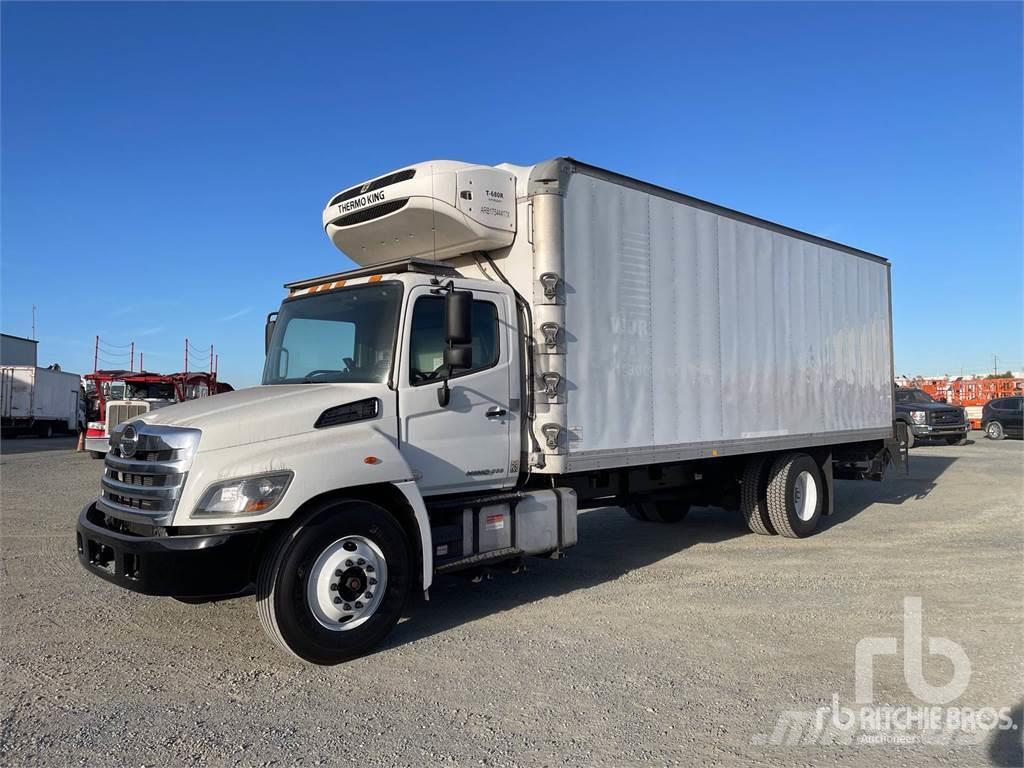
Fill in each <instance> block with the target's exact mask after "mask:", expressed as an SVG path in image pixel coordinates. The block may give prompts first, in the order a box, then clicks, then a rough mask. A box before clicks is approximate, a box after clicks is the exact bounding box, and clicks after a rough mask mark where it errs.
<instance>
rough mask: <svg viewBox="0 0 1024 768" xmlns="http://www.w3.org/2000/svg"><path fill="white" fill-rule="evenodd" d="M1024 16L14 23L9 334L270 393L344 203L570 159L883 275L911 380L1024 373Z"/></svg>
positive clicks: (150, 17) (733, 14) (335, 13)
mask: <svg viewBox="0 0 1024 768" xmlns="http://www.w3.org/2000/svg"><path fill="white" fill-rule="evenodd" d="M1021 9H1022V6H1021V5H1020V4H1017V3H999V4H985V3H966V4H957V3H923V2H922V3H908V4H900V3H862V4H845V3H843V4H840V3H828V2H821V3H813V4H802V3H757V4H740V3H727V4H710V5H707V4H698V3H672V4H656V5H637V4H621V5H620V4H610V3H609V4H599V5H589V4H582V3H579V4H568V5H549V4H509V5H504V4H492V3H489V4H453V5H436V4H426V3H422V4H413V5H404V4H380V5H356V4H342V3H329V4H297V3H258V4H245V3H229V4H223V5H222V4H214V3H201V4H167V5H164V4H157V3H115V4H109V5H107V4H89V3H73V4H68V5H64V4H58V3H38V4H29V3H20V2H19V3H4V4H3V6H2V22H3V28H2V43H3V47H2V87H3V92H2V126H0V127H2V137H0V139H2V235H0V237H2V240H0V245H2V328H3V330H4V331H5V332H7V333H14V334H18V335H28V334H29V332H30V330H31V305H32V304H33V303H34V304H36V305H37V306H38V312H39V319H38V337H39V339H40V362H41V363H42V364H47V363H49V362H51V361H59V362H60V363H61V364H62V365H63V366H64V367H65V369H66V370H74V371H80V372H86V371H88V370H91V368H92V349H93V337H94V335H96V334H100V335H101V336H102V338H103V340H104V342H105V343H106V344H107V345H108V353H107V354H106V357H107V359H108V362H111V363H114V362H117V361H118V360H119V359H120V358H119V357H118V355H119V353H120V352H121V349H120V348H118V347H116V346H115V345H123V344H127V343H128V342H129V341H132V340H134V341H135V342H136V347H137V349H138V350H140V351H142V352H144V353H145V355H146V367H147V368H152V369H160V370H165V371H169V370H178V369H180V368H181V364H182V345H183V339H184V338H185V337H186V336H188V337H189V338H190V340H191V341H192V343H193V344H194V345H195V346H196V347H197V348H208V346H209V344H211V343H214V344H216V346H217V350H218V353H219V355H220V368H221V378H222V379H224V380H227V381H229V382H231V383H233V384H235V385H236V386H244V385H250V384H253V383H256V382H257V381H258V378H259V375H260V370H261V367H262V356H263V321H264V316H265V315H266V313H267V312H268V311H271V310H273V309H274V308H276V306H277V304H278V303H279V302H280V299H281V297H282V295H283V291H282V289H281V285H282V283H284V282H285V281H287V280H291V279H297V278H301V277H307V276H312V275H317V274H322V273H325V272H331V271H336V270H339V269H344V268H345V267H347V266H348V265H349V264H350V262H348V260H347V259H346V258H345V257H344V256H342V255H341V254H340V253H339V252H338V251H336V250H335V249H334V248H333V246H332V245H331V244H330V242H329V241H328V240H327V238H326V236H325V235H324V233H323V230H322V229H321V222H320V212H321V210H322V207H323V204H324V203H325V201H326V200H327V199H328V198H329V197H330V195H331V194H333V193H334V192H336V191H338V190H339V189H341V188H343V187H345V186H347V185H350V184H352V183H354V182H356V181H359V180H361V179H363V178H367V177H370V176H374V175H378V174H380V173H383V172H385V171H388V170H391V169H393V168H397V167H399V166H401V165H403V164H406V163H410V162H416V161H420V160H425V159H434V158H450V159H459V160H469V161H473V162H480V163H489V164H490V163H499V162H513V163H522V164H529V163H533V162H537V161H539V160H542V159H546V158H549V157H553V156H556V155H561V154H568V155H572V156H575V157H578V158H580V159H581V160H585V161H587V162H590V163H594V164H596V165H601V166H604V167H607V168H611V169H613V170H616V171H620V172H623V173H626V174H629V175H631V176H636V177H640V178H643V179H645V180H649V181H652V182H655V183H658V184H661V185H664V186H667V187H672V188H675V189H678V190H680V191H683V192H687V193H689V194H693V195H696V196H698V197H703V198H706V199H709V200H713V201H715V202H718V203H721V204H724V205H728V206H731V207H734V208H738V209H740V210H743V211H746V212H749V213H752V214H755V215H759V216H763V217H765V218H769V219H773V220H776V221H779V222H782V223H785V224H789V225H791V226H794V227H797V228H800V229H804V230H807V231H810V232H814V233H817V234H820V235H823V236H825V237H829V238H832V239H836V240H839V241H841V242H845V243H849V244H851V245H855V246H859V247H862V248H865V249H867V250H870V251H873V252H876V253H880V254H882V255H884V256H886V257H888V258H889V259H891V261H892V262H893V290H894V317H895V337H896V367H897V371H898V372H901V373H938V372H951V373H959V372H960V368H961V366H964V367H966V369H967V370H971V369H977V370H982V371H983V370H986V369H987V370H991V366H992V356H993V354H996V355H998V356H999V358H1000V368H1005V367H1007V366H1013V367H1014V368H1024V343H1022V326H1024V321H1022V305H1024V295H1022V291H1024V274H1022V247H1024V245H1022V224H1021V218H1022V204H1024V202H1022V192H1021V190H1022V162H1024V158H1022V146H1021V143H1022V139H1021V136H1022V119H1021V115H1022V103H1021V95H1022V75H1021V73H1022V47H1021V29H1022V12H1021ZM204 354H205V353H201V352H200V353H196V358H197V359H200V360H204V359H205V358H204Z"/></svg>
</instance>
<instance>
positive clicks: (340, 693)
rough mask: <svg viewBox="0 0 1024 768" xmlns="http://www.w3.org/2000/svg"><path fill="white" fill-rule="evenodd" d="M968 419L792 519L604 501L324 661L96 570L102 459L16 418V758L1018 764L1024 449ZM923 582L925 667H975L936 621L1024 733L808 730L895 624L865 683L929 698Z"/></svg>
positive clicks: (5, 688)
mask: <svg viewBox="0 0 1024 768" xmlns="http://www.w3.org/2000/svg"><path fill="white" fill-rule="evenodd" d="M973 438H974V439H973V442H972V443H970V444H968V445H963V446H952V447H950V446H945V445H943V446H931V445H923V446H920V447H918V448H915V449H914V450H913V451H912V460H911V462H912V463H911V471H910V474H909V476H893V477H890V478H889V479H887V480H886V481H885V482H882V483H870V482H863V483H853V482H839V483H838V484H837V492H836V504H837V509H836V512H835V514H834V515H833V516H832V517H831V518H829V519H828V520H827V522H826V525H825V526H824V528H823V529H822V530H821V531H820V532H819V533H818V534H817V535H815V536H813V537H812V538H810V539H806V540H801V541H795V540H788V539H782V538H779V537H771V538H767V537H761V536H756V535H753V534H750V533H748V532H747V531H746V530H745V528H744V527H743V524H742V521H741V519H740V517H739V515H738V514H734V513H728V512H721V511H718V510H710V509H699V510H694V511H693V512H692V513H691V515H690V517H689V518H688V519H687V520H686V521H684V522H683V523H681V524H679V525H672V526H659V525H654V524H645V523H640V522H637V521H635V520H633V519H631V518H630V517H628V516H627V515H626V514H625V513H623V512H622V511H621V510H619V509H613V508H609V509H601V510H594V511H591V512H586V513H584V514H583V515H582V517H581V518H580V532H579V533H580V544H579V546H577V547H576V548H575V549H573V550H571V551H570V552H569V555H568V557H566V558H565V559H563V560H561V561H551V560H531V561H530V564H529V570H527V571H526V572H525V573H521V574H518V575H513V574H510V573H502V574H499V575H496V576H495V577H494V579H493V580H491V581H485V582H483V583H480V584H473V583H470V582H468V581H465V580H462V579H459V578H456V577H447V578H445V579H442V580H441V581H440V583H438V584H437V585H436V586H435V588H434V589H433V590H432V592H431V600H430V602H429V603H424V602H422V601H421V600H418V599H417V600H414V601H413V603H412V607H411V608H410V610H409V611H408V617H407V618H406V619H404V620H403V622H402V623H401V624H400V625H399V626H398V628H397V629H396V630H395V632H394V633H393V634H392V635H391V637H390V638H389V641H388V642H387V644H386V646H385V647H384V648H383V649H382V650H381V651H380V652H378V653H376V654H374V655H372V656H369V657H366V658H362V659H359V660H357V661H354V662H351V663H349V664H346V665H343V666H338V667H333V668H319V667H311V666H305V665H302V664H300V663H298V662H294V661H292V660H290V659H288V658H286V657H285V656H284V655H283V654H281V653H279V652H278V651H277V650H275V649H274V647H273V646H271V644H270V643H269V642H268V641H267V640H266V639H265V638H264V637H263V635H262V633H261V631H260V629H259V627H258V624H257V621H256V617H255V606H254V603H253V600H252V598H242V599H236V600H230V601H226V602H220V603H214V604H207V605H198V606H190V605H184V604H181V603H178V602H175V601H174V600H171V599H166V598H151V597H144V596H141V595H136V594H133V593H129V592H125V591H122V590H120V589H118V588H116V587H114V586H112V585H110V584H107V583H106V582H104V581H102V580H100V579H98V578H96V577H94V576H92V575H90V574H88V573H86V572H85V571H84V570H83V569H82V568H81V566H80V565H79V564H78V561H77V558H76V555H75V550H74V521H75V518H76V516H77V514H78V511H79V509H80V508H81V507H82V505H83V504H85V503H86V502H87V501H89V500H90V498H92V497H93V496H94V495H95V493H96V491H97V489H98V485H99V474H100V469H101V465H100V463H99V462H97V461H92V460H90V458H89V457H88V455H87V454H76V453H74V452H73V450H72V448H73V446H72V445H71V443H70V442H69V441H67V440H50V441H42V440H17V441H7V442H5V443H4V444H3V446H2V454H3V455H2V467H0V471H2V479H0V482H2V500H0V501H2V529H0V543H2V579H3V587H2V589H3V595H2V606H0V608H2V611H0V621H2V672H3V680H2V690H0V717H2V724H0V764H2V765H3V766H22V765H47V766H51V765H52V766H67V765H89V766H108V765H110V766H112V765H118V766H120V765H127V766H155V765H182V764H192V765H194V764H201V765H211V766H221V765H281V766H284V765H358V766H377V765H379V766H406V765H407V766H429V765H488V766H504V765H556V764H558V765H561V764H569V765H581V766H593V765H608V766H622V765H631V764H640V763H645V764H653V765H669V764H679V765H688V766H689V765H705V764H756V765H779V766H793V765H863V766H872V767H874V766H879V765H908V766H909V765H930V766H935V765H938V766H941V765H989V764H995V765H1019V764H1020V763H1021V751H1020V750H1021V747H1020V739H1021V702H1022V697H1024V683H1022V680H1024V670H1022V666H1021V657H1022V651H1024V642H1022V640H1024V638H1022V629H1024V610H1022V609H1024V604H1022V603H1024V599H1022V594H1024V565H1022V564H1024V558H1022V555H1024V510H1022V498H1024V488H1022V462H1024V445H1022V443H1021V442H1020V441H1003V442H999V443H995V442H991V441H988V440H985V439H983V438H981V437H979V433H974V436H973ZM915 596H916V597H920V598H921V601H922V603H921V604H922V609H923V634H924V638H925V639H924V650H923V652H922V654H921V655H920V656H918V658H922V657H923V661H922V666H923V674H924V679H925V681H926V682H927V683H928V684H931V685H933V686H943V685H946V683H947V682H950V681H951V678H952V680H953V682H955V681H956V680H957V679H958V678H957V677H956V673H958V672H963V670H962V669H957V668H956V667H955V665H954V664H953V663H952V662H951V661H950V660H947V659H946V658H943V657H942V656H940V655H930V654H929V653H928V647H929V643H928V638H930V637H940V638H948V639H949V640H950V641H952V642H953V643H955V644H957V646H958V647H960V648H962V649H963V653H964V654H965V656H966V658H967V659H968V660H969V664H970V670H969V677H968V682H967V686H966V689H964V690H963V692H962V693H959V695H958V696H957V697H956V698H955V699H954V700H953V701H951V702H949V703H945V702H944V703H943V704H942V706H941V710H942V711H941V712H940V715H941V716H943V717H945V716H947V715H948V712H949V711H950V709H955V710H956V712H957V713H959V714H960V715H962V714H963V712H964V708H971V709H972V710H977V709H979V708H984V707H993V708H996V709H999V708H1002V707H1008V708H1012V710H1013V713H1012V716H1013V717H1014V718H1015V721H1016V726H1017V728H1016V729H1009V730H998V729H994V730H991V731H987V732H984V733H982V734H981V735H980V737H979V738H976V739H974V741H975V742H976V743H973V744H963V743H959V742H962V741H963V740H964V739H963V738H958V744H955V745H948V744H947V745H943V746H936V745H932V744H923V743H920V739H918V742H917V743H909V744H902V745H898V744H892V743H888V744H869V743H865V742H864V740H862V739H859V738H858V736H856V735H855V736H854V737H853V738H852V740H851V739H850V738H846V739H845V741H846V742H851V743H844V739H843V738H831V739H829V738H824V737H822V736H821V735H820V734H819V733H818V732H816V731H815V732H812V731H803V732H801V730H800V727H802V726H800V727H797V726H792V723H793V722H794V721H793V720H792V718H793V717H794V715H792V714H786V713H797V715H800V713H813V712H814V711H815V710H816V708H818V707H831V706H832V704H833V695H836V696H838V699H837V702H838V706H849V707H853V706H854V702H855V669H854V655H855V648H856V646H857V643H858V641H861V640H864V639H866V638H873V637H877V638H886V637H892V638H895V639H896V642H897V643H898V645H899V653H898V654H896V655H883V656H878V657H876V658H875V662H874V672H873V684H874V689H873V700H872V701H873V704H872V705H871V706H875V707H878V706H879V705H883V704H887V705H892V706H911V707H924V706H928V705H929V702H928V701H927V700H926V699H922V698H921V696H920V695H919V694H920V693H921V691H922V688H921V686H920V684H919V683H918V684H917V685H916V686H913V685H912V684H911V682H908V678H910V679H913V675H912V674H910V672H909V671H908V670H909V667H908V666H907V664H906V663H905V662H904V658H903V651H904V645H905V638H904V627H905V625H904V616H903V603H904V598H905V597H915ZM882 642H883V643H884V642H885V641H882ZM911 646H913V642H911ZM939 647H940V648H948V644H947V645H942V644H941V643H940V644H939ZM911 651H913V648H911ZM954 655H955V654H954ZM961 678H962V675H961ZM780 717H781V718H782V720H781V721H780ZM841 717H842V713H841V716H840V719H841ZM787 718H789V719H787ZM826 719H828V718H826ZM780 723H781V725H780ZM787 723H789V725H787ZM829 733H832V734H833V736H834V735H835V734H836V733H837V731H835V730H834V729H833V730H832V731H829ZM794 734H795V735H794ZM857 734H861V732H859V731H858V732H857ZM901 734H902V735H909V736H911V737H913V736H914V735H915V734H920V731H914V730H913V729H910V730H906V729H905V730H904V731H899V732H895V735H896V736H900V735H901ZM840 735H841V734H840ZM890 735H892V734H890ZM958 736H962V732H961V733H960V734H958ZM823 741H824V742H825V743H822V742H823ZM808 742H809V743H808Z"/></svg>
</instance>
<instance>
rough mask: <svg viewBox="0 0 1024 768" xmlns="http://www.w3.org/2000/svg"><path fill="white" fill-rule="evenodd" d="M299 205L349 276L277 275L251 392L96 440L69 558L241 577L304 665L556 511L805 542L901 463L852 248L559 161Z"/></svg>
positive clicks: (870, 288) (872, 286)
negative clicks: (729, 517) (86, 499)
mask: <svg viewBox="0 0 1024 768" xmlns="http://www.w3.org/2000/svg"><path fill="white" fill-rule="evenodd" d="M323 223H324V228H325V231H326V233H327V235H328V237H329V238H330V239H331V240H332V241H333V242H334V244H335V245H336V246H337V247H338V248H339V249H341V250H342V251H344V252H345V253H346V254H348V256H349V257H351V258H352V259H353V260H354V261H356V262H357V263H358V264H359V265H360V268H358V269H355V270H352V271H349V272H341V273H338V274H332V275H325V276H322V277H316V278H312V279H308V280H302V281H299V282H295V283H291V284H289V285H287V286H285V287H286V290H287V295H286V297H285V299H284V301H283V302H282V304H281V307H280V309H279V310H278V311H277V312H275V313H272V314H271V315H270V316H269V317H268V321H267V326H266V352H267V353H266V364H265V368H264V372H263V384H262V386H258V387H254V388H251V389H246V390H242V391H239V392H233V393H229V394H224V395H220V396H218V397H215V398H207V399H203V400H197V401H194V402H189V403H182V404H180V405H174V406H170V407H167V408H163V409H161V410H159V411H152V412H149V413H146V414H143V415H141V416H140V417H139V418H136V419H133V420H130V421H129V422H127V423H124V424H121V425H119V426H118V427H117V428H116V429H115V430H114V432H113V433H112V435H111V450H110V452H109V453H108V454H107V456H106V459H105V467H104V474H103V478H102V489H101V493H100V496H99V498H98V499H96V500H95V501H94V502H91V503H89V504H88V505H87V506H86V507H85V508H84V509H83V510H82V512H81V514H80V516H79V522H78V531H77V544H78V552H79V557H80V559H81V562H82V563H83V565H84V566H85V567H86V568H87V569H88V570H90V571H91V572H93V573H96V574H97V575H99V576H101V577H103V578H106V579H108V580H109V581H112V582H113V583H115V584H118V585H120V586H122V587H125V588H127V589H132V590H136V591H139V592H144V593H147V594H153V595H171V596H174V597H178V598H180V599H187V600H201V599H207V598H215V597H218V596H224V595H232V594H240V593H245V592H246V591H251V590H255V594H256V601H257V608H258V614H259V617H260V620H261V622H262V624H263V626H264V628H265V629H266V631H267V633H268V634H269V636H270V637H271V638H272V639H273V640H274V641H276V642H277V643H278V644H279V645H280V646H281V647H282V648H284V649H285V650H287V651H290V652H292V653H294V654H295V655H297V656H299V657H301V658H302V659H306V660H308V661H310V662H314V663H319V664H331V663H337V662H340V661H343V660H345V659H348V658H351V657H353V656H356V655H358V654H361V653H364V652H365V651H367V650H368V649H370V648H372V647H373V646H374V645H375V644H376V643H378V642H379V641H380V640H381V639H382V638H383V637H384V636H385V635H386V634H387V633H388V632H389V631H390V629H391V628H392V627H393V626H394V625H395V623H396V622H397V620H398V618H399V616H400V614H401V612H402V610H403V607H404V606H405V603H406V600H407V598H408V597H409V595H411V594H414V593H418V594H423V595H426V594H427V592H428V590H429V588H430V586H431V583H432V581H433V579H434V578H435V576H436V575H437V574H441V573H449V572H453V571H459V570H466V569H480V568H485V567H489V566H492V565H494V564H498V563H502V564H508V563H515V562H516V561H518V559H520V558H522V557H523V556H526V555H558V554H560V553H562V552H564V551H565V550H567V549H569V548H570V547H572V546H573V544H575V542H576V535H577V527H576V520H577V511H578V510H579V509H582V508H586V507H595V506H604V505H620V506H622V507H624V508H625V509H626V510H627V511H628V512H629V514H631V515H632V516H633V517H634V518H636V519H637V520H638V521H640V522H652V523H676V522H678V521H680V520H682V519H683V518H684V517H685V515H686V512H687V510H688V509H689V507H690V506H691V505H708V506H717V507H723V508H725V509H733V510H738V511H739V512H740V513H741V514H742V515H743V517H744V518H745V520H746V522H747V524H748V525H749V527H750V529H751V530H752V531H754V532H755V533H758V534H764V535H766V536H767V535H771V534H780V535H782V536H789V537H804V536H808V535H810V534H811V533H812V532H813V531H814V530H815V529H816V527H817V526H818V523H819V521H820V520H821V517H822V516H823V515H827V514H829V512H830V511H831V508H832V495H833V478H834V477H847V478H871V479H879V478H880V477H881V476H882V473H883V471H884V469H885V467H886V466H887V465H888V464H890V463H893V462H895V463H902V462H903V461H904V460H905V453H901V451H900V448H899V447H898V445H899V444H898V438H897V436H896V435H895V433H894V429H895V427H894V423H893V393H892V384H891V382H892V343H891V334H892V327H891V311H890V289H889V285H890V281H889V263H888V262H887V261H886V260H885V259H882V258H880V257H878V256H875V255H872V254H870V253H866V252H864V251H861V250H858V249H855V248H850V247H848V246H844V245H840V244H838V243H834V242H831V241H828V240H824V239H822V238H819V237H815V236H812V235H808V234H805V233H802V232H798V231H796V230H793V229H790V228H788V227H784V226H780V225H777V224H774V223H771V222H768V221H763V220H760V219H757V218H754V217H752V216H748V215H746V214H742V213H739V212H736V211H733V210H729V209H726V208H723V207H720V206H717V205H713V204H711V203H707V202H705V201H702V200H698V199H696V198H693V197H689V196H686V195H682V194H678V193H676V192H672V191H670V190H666V189H663V188H660V187H656V186H653V185H650V184H645V183H642V182H639V181H637V180H634V179H630V178H627V177H624V176H621V175H618V174H615V173H611V172H609V171H605V170H602V169H599V168H596V167H593V166H589V165H586V164H583V163H580V162H577V161H574V160H571V159H568V158H559V159H556V160H552V161H548V162H544V163H540V164H538V165H534V166H528V167H522V166H513V165H499V166H495V167H488V166H479V165H470V164H467V163H459V162H451V161H436V162H427V163H421V164H418V165H413V166H409V167H407V168H402V169H400V170H398V171H395V172H392V173H389V174H387V175H384V176H381V177H378V178H375V179H371V180H369V181H367V182H363V183H360V184H358V185H356V186H353V187H350V188H348V189H346V190H344V191H342V192H341V193H339V194H338V195H337V196H335V197H334V198H333V199H331V200H330V201H329V203H328V204H327V206H326V208H325V210H324V213H323Z"/></svg>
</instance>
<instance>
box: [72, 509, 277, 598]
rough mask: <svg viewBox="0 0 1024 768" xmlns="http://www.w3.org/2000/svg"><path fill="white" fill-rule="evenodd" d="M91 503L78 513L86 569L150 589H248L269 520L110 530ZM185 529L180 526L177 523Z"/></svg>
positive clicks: (205, 592) (213, 593) (191, 593)
mask: <svg viewBox="0 0 1024 768" xmlns="http://www.w3.org/2000/svg"><path fill="white" fill-rule="evenodd" d="M104 519H105V516H104V515H103V513H102V512H99V511H98V510H97V509H96V507H95V504H94V503H89V504H87V505H86V506H85V508H84V509H82V512H81V513H80V514H79V516H78V527H77V531H76V539H77V546H78V560H79V562H81V563H82V565H83V566H84V567H85V569H86V570H87V571H89V572H90V573H93V574H95V575H96V576H99V577H100V578H102V579H106V580H107V581H109V582H111V583H112V584H116V585H117V586H119V587H123V588H124V589H130V590H132V591H134V592H142V593H143V594H146V595H169V596H172V597H192V598H195V597H223V596H226V595H233V594H238V593H241V592H245V591H246V590H247V589H248V588H249V587H250V585H251V584H252V581H253V576H254V574H255V572H256V558H257V555H258V553H259V552H260V550H261V548H262V544H263V542H264V539H265V533H266V530H267V528H268V526H269V524H250V525H247V526H240V525H236V526H206V527H204V528H203V529H202V532H201V533H192V534H189V533H186V534H182V533H178V532H175V533H173V534H170V533H169V531H171V530H175V529H166V528H154V529H152V532H153V533H154V534H156V535H152V536H149V535H143V536H138V535H134V534H132V533H125V532H121V531H114V530H111V529H110V528H109V527H107V526H106V525H104V524H103V523H104ZM178 530H180V529H178Z"/></svg>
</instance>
